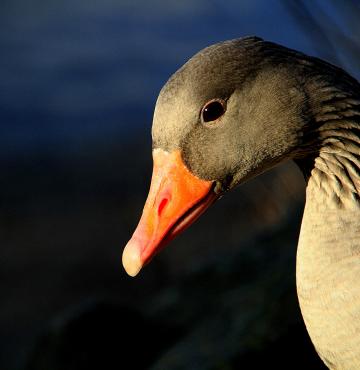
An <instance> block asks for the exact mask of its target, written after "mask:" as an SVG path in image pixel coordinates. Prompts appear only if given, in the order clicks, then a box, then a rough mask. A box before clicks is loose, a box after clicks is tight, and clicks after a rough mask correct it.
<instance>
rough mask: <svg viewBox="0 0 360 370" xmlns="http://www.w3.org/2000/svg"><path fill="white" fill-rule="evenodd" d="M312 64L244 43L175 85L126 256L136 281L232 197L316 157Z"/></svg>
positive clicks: (200, 59)
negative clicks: (284, 165)
mask: <svg viewBox="0 0 360 370" xmlns="http://www.w3.org/2000/svg"><path fill="white" fill-rule="evenodd" d="M313 59H314V60H315V58H310V57H307V56H305V55H303V54H301V53H297V52H295V51H293V50H289V49H287V48H284V47H281V46H279V45H276V44H273V43H270V42H266V41H263V40H261V39H259V38H256V37H251V38H243V39H236V40H231V41H226V42H223V43H220V44H216V45H212V46H210V47H207V48H205V49H204V50H202V51H200V52H199V53H198V54H196V55H195V56H194V57H192V58H191V59H190V60H189V61H188V62H187V63H186V64H184V65H183V66H182V67H181V68H180V69H179V70H178V71H177V72H176V73H175V74H174V75H173V76H172V77H171V78H170V79H169V80H168V82H167V83H166V84H165V86H164V87H163V88H162V90H161V92H160V94H159V97H158V99H157V103H156V107H155V111H154V118H153V126H152V139H153V162H154V165H153V175H152V180H151V186H150V191H149V195H148V198H147V201H146V203H145V207H144V211H143V214H142V217H141V219H140V222H139V224H138V226H137V228H136V230H135V232H134V234H133V236H132V238H131V240H130V241H129V242H128V244H127V245H126V247H125V249H124V252H123V265H124V267H125V270H126V271H127V273H128V274H129V275H131V276H135V275H136V274H137V273H138V272H139V271H140V269H141V268H142V266H143V265H145V264H146V263H148V262H149V261H150V260H151V258H152V257H153V256H154V255H155V254H156V253H157V252H159V251H160V250H161V249H162V248H163V247H164V246H165V245H166V244H167V243H168V242H169V241H171V240H172V239H173V238H174V237H175V236H176V235H178V234H179V233H180V232H181V231H183V230H184V229H185V228H187V227H188V226H189V225H190V224H191V223H192V222H194V221H195V220H196V219H197V218H198V217H199V216H200V215H201V214H202V213H203V212H204V211H205V210H206V209H207V208H208V207H209V206H210V205H211V204H213V203H214V201H216V199H218V198H219V197H221V196H222V195H223V194H224V193H225V192H226V191H228V190H230V189H232V188H234V187H235V186H237V185H238V184H240V183H242V182H244V181H246V180H248V179H250V178H252V177H254V176H256V175H258V174H260V173H262V172H263V171H265V170H267V169H269V168H270V167H273V166H274V165H276V164H278V163H279V162H281V161H283V160H284V159H285V158H300V157H302V156H304V155H305V154H304V153H306V154H308V153H309V148H308V146H307V145H305V144H306V143H307V142H308V141H309V139H307V140H305V139H304V138H305V137H306V134H305V132H306V129H305V128H306V127H307V126H309V121H311V120H312V115H311V112H310V110H311V109H314V107H315V106H316V99H317V98H316V96H313V95H311V94H310V95H311V96H310V95H309V91H310V90H311V86H310V85H311V83H313V82H311V81H312V78H311V76H312V75H313V74H314V73H313V71H314V68H315V67H314V65H315V66H316V63H317V62H316V60H315V61H314V60H313ZM324 65H326V66H327V64H326V63H324ZM326 68H330V67H326ZM326 68H325V69H326ZM330 75H331V73H329V76H330ZM318 83H321V81H320V82H318ZM308 136H309V135H308Z"/></svg>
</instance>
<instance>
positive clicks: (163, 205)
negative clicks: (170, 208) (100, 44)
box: [157, 198, 169, 216]
mask: <svg viewBox="0 0 360 370" xmlns="http://www.w3.org/2000/svg"><path fill="white" fill-rule="evenodd" d="M168 202H169V199H168V198H164V199H162V200H161V202H160V204H159V207H158V211H157V212H158V216H160V215H161V213H162V212H163V210H164V208H165V207H166V205H167V203H168Z"/></svg>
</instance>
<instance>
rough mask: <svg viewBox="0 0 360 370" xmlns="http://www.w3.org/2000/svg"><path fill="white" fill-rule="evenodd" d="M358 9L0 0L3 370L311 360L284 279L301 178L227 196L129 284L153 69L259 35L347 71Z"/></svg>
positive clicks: (280, 365) (353, 64)
mask: <svg viewBox="0 0 360 370" xmlns="http://www.w3.org/2000/svg"><path fill="white" fill-rule="evenodd" d="M359 19H360V7H359V3H358V2H356V1H355V0H354V1H350V0H349V1H345V2H343V1H340V0H338V1H334V0H316V1H310V0H306V1H305V0H304V1H291V0H289V1H286V0H282V1H281V0H278V1H277V0H271V1H268V0H240V1H239V0H236V1H235V0H228V1H226V2H225V1H219V0H208V1H205V0H197V1H194V0H191V1H190V0H183V1H176V0H166V1H165V0H152V1H145V0H138V1H137V0H117V1H115V0H101V1H100V0H61V1H56V0H31V1H25V0H2V1H1V4H0V53H1V59H0V127H1V135H0V162H1V172H0V177H1V181H0V194H1V196H0V200H1V201H0V241H1V247H0V294H1V307H0V369H4V370H20V369H21V370H30V369H31V370H35V369H36V370H58V369H59V370H60V369H61V370H65V369H66V370H72V369H77V370H81V369H88V370H91V369H109V370H110V369H123V368H124V369H128V368H130V367H131V368H132V369H153V370H155V369H156V370H164V369H165V370H180V369H187V370H205V369H206V370H215V369H218V370H220V369H223V370H231V369H262V368H264V367H271V366H273V367H274V368H277V369H289V368H291V369H304V368H306V369H324V366H323V365H322V363H321V361H320V360H319V359H318V358H317V355H316V353H315V351H314V349H313V347H312V345H311V343H310V341H309V339H308V337H307V334H306V331H305V328H304V324H303V322H302V319H301V316H300V312H299V309H298V304H297V298H296V289H295V254H296V244H297V237H298V233H299V227H300V222H301V214H302V208H303V203H304V181H303V179H302V176H301V174H300V171H299V170H298V169H297V168H296V167H295V165H293V164H291V163H288V164H285V165H282V166H280V167H278V168H277V169H275V170H273V171H271V172H270V173H267V174H264V175H262V176H260V177H258V178H256V179H254V180H253V181H251V182H249V183H247V184H245V185H244V186H242V187H241V188H239V189H238V190H237V191H235V192H233V193H232V194H230V195H227V196H226V197H225V198H223V199H222V200H221V201H219V202H218V203H217V204H216V205H215V206H213V207H212V209H210V210H209V211H208V212H207V214H206V215H204V216H203V217H202V218H201V219H200V220H199V221H198V222H197V223H196V224H195V225H193V226H192V227H191V228H190V229H189V230H188V231H187V232H186V233H185V234H183V235H181V236H180V237H179V238H178V239H177V240H176V241H174V242H173V243H172V245H171V246H169V247H168V248H167V249H166V250H165V251H164V252H163V253H162V254H161V255H159V256H158V257H156V258H155V259H154V260H153V262H152V263H151V264H150V265H149V266H147V267H146V268H145V269H144V271H142V273H141V274H140V276H139V277H137V278H136V279H132V278H129V277H128V276H127V275H126V274H125V272H124V271H123V269H122V266H121V253H122V249H123V247H124V245H125V244H126V242H127V240H128V239H129V237H130V236H131V234H132V232H133V230H134V228H135V226H136V224H137V221H138V219H139V216H140V214H141V211H142V206H143V203H144V200H145V198H146V194H147V191H148V187H149V183H150V175H151V165H152V164H151V136H150V129H151V121H152V112H153V108H154V103H155V101H156V98H157V95H158V92H159V90H160V88H161V87H162V85H163V84H164V83H165V82H166V80H167V79H168V77H169V76H170V75H171V74H172V73H173V72H175V70H176V69H178V68H179V67H180V66H181V65H182V64H183V63H184V62H185V61H186V60H187V59H188V58H189V57H191V56H192V55H193V54H194V53H195V52H197V51H198V50H200V49H202V48H203V47H205V46H208V45H210V44H213V43H215V42H219V41H222V40H226V39H231V38H236V37H240V36H245V35H257V36H260V37H263V38H265V39H268V40H271V41H274V42H277V43H281V44H284V45H285V46H288V47H291V48H294V49H298V50H300V51H303V52H306V53H308V54H311V55H315V56H319V57H322V58H325V59H326V60H328V61H330V62H333V63H335V64H337V65H339V66H342V67H344V68H345V69H346V70H348V71H349V72H350V73H352V74H353V75H354V76H355V77H357V78H359V77H360V72H359V71H360V69H359V64H360V51H359V50H360V49H359V41H358V40H359V39H360V38H359V37H360V23H359Z"/></svg>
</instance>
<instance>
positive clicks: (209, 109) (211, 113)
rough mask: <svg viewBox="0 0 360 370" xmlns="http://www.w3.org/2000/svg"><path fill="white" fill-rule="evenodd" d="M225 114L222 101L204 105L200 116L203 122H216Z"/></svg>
mask: <svg viewBox="0 0 360 370" xmlns="http://www.w3.org/2000/svg"><path fill="white" fill-rule="evenodd" d="M224 113H225V102H224V101H223V100H212V101H210V102H208V103H206V104H205V106H204V108H203V110H202V112H201V114H202V119H203V121H204V122H211V121H215V120H217V119H218V118H219V117H221V116H222V115H223V114H224Z"/></svg>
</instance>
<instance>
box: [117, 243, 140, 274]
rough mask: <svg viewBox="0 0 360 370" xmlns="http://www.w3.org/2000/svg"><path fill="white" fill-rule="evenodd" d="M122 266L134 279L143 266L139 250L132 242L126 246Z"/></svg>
mask: <svg viewBox="0 0 360 370" xmlns="http://www.w3.org/2000/svg"><path fill="white" fill-rule="evenodd" d="M122 264H123V266H124V269H125V271H126V272H127V274H128V275H129V276H132V277H134V276H136V275H137V274H138V273H139V271H140V270H141V268H142V266H143V263H142V262H141V258H140V253H139V249H138V248H137V246H136V245H134V243H133V241H131V240H130V241H129V242H128V243H127V244H126V247H125V249H124V251H123V254H122Z"/></svg>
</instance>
